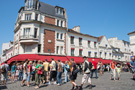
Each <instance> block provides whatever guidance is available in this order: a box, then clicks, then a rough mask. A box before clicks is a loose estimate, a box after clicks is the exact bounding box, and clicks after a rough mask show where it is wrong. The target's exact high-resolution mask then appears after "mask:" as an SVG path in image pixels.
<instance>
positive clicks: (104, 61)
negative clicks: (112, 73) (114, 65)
mask: <svg viewBox="0 0 135 90" xmlns="http://www.w3.org/2000/svg"><path fill="white" fill-rule="evenodd" d="M101 62H102V63H103V64H110V63H111V62H112V60H105V59H102V60H101Z"/></svg>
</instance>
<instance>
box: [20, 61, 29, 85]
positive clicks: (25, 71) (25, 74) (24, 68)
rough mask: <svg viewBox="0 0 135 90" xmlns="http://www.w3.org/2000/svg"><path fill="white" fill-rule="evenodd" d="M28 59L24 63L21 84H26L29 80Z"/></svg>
mask: <svg viewBox="0 0 135 90" xmlns="http://www.w3.org/2000/svg"><path fill="white" fill-rule="evenodd" d="M27 64H28V59H26V60H25V63H24V64H23V80H22V83H21V86H22V87H23V86H24V83H25V81H26V80H27V71H28V66H27Z"/></svg>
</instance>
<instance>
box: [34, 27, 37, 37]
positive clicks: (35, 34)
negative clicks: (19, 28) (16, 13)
mask: <svg viewBox="0 0 135 90" xmlns="http://www.w3.org/2000/svg"><path fill="white" fill-rule="evenodd" d="M34 38H37V28H35V29H34Z"/></svg>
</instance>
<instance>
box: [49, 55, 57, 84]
mask: <svg viewBox="0 0 135 90" xmlns="http://www.w3.org/2000/svg"><path fill="white" fill-rule="evenodd" d="M51 60H52V62H51V68H50V82H51V81H52V79H54V83H53V84H57V83H56V76H57V71H56V68H57V65H56V62H55V61H54V59H53V58H51ZM50 82H49V83H48V84H50Z"/></svg>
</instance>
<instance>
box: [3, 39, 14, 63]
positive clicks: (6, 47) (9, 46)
mask: <svg viewBox="0 0 135 90" xmlns="http://www.w3.org/2000/svg"><path fill="white" fill-rule="evenodd" d="M12 56H13V42H12V41H10V42H9V43H3V44H2V54H1V62H4V61H6V60H8V59H10V58H11V57H12Z"/></svg>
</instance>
